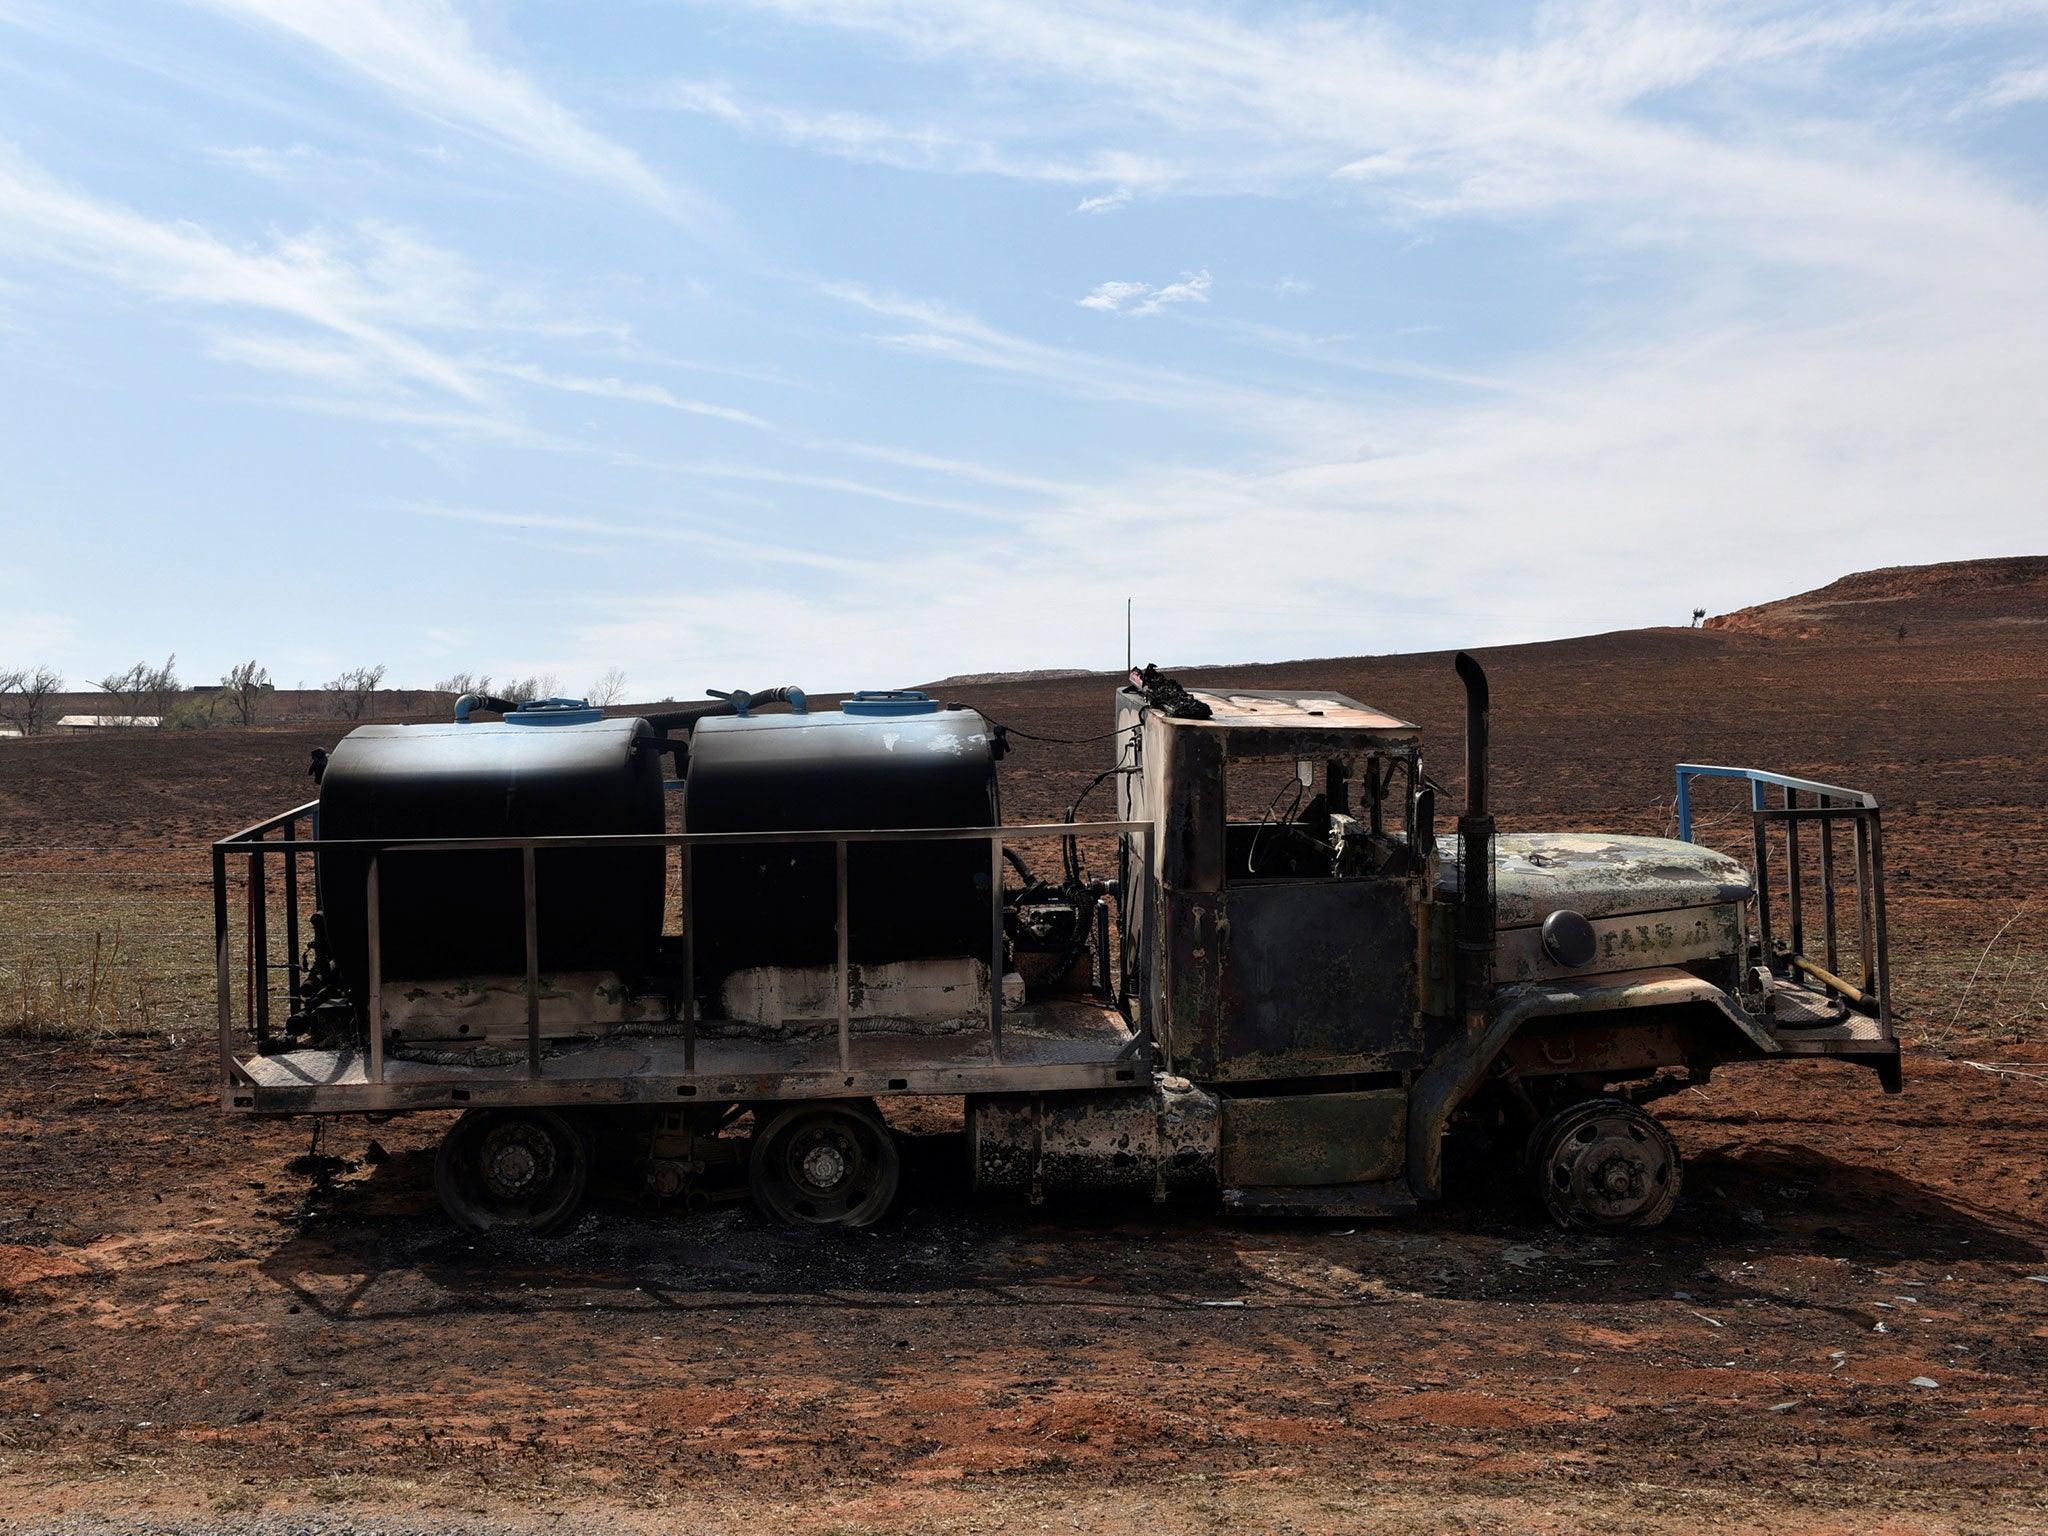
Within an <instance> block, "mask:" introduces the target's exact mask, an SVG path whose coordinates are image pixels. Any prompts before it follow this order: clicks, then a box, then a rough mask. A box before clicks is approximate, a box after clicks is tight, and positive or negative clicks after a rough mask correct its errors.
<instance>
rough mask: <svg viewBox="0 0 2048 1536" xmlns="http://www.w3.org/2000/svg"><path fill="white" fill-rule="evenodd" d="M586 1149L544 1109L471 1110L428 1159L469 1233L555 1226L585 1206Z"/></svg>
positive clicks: (438, 1187) (439, 1188)
mask: <svg viewBox="0 0 2048 1536" xmlns="http://www.w3.org/2000/svg"><path fill="white" fill-rule="evenodd" d="M589 1179H590V1154H589V1152H588V1150H587V1149H586V1148H585V1146H584V1143H583V1138H582V1136H580V1135H579V1134H577V1131H576V1128H575V1127H574V1126H573V1125H571V1124H570V1123H569V1122H568V1121H567V1120H564V1119H563V1118H562V1117H561V1116H560V1115H558V1114H556V1113H555V1112H554V1111H553V1110H548V1109H472V1110H470V1111H469V1112H468V1113H467V1114H465V1115H464V1116H463V1117H462V1118H461V1119H460V1120H458V1121H456V1122H455V1126H454V1129H452V1130H450V1131H449V1132H448V1134H447V1136H445V1137H444V1138H443V1139H442V1141H441V1152H440V1155H439V1156H438V1157H437V1158H435V1160H434V1189H435V1192H436V1193H438V1194H439V1195H440V1197H441V1205H442V1208H443V1209H445V1210H446V1211H447V1212H448V1214H449V1215H450V1216H452V1217H453V1218H454V1219H455V1221H456V1223H457V1224H458V1225H460V1226H462V1227H465V1228H467V1229H468V1230H469V1231H471V1232H486V1231H489V1230H490V1229H491V1228H492V1227H518V1228H521V1229H523V1230H525V1231H529V1232H537V1233H542V1234H546V1233H551V1232H560V1231H563V1230H565V1229H566V1228H568V1227H569V1226H571V1225H573V1224H574V1222H575V1220H576V1217H577V1216H578V1215H579V1214H580V1213H581V1211H582V1209H583V1192H584V1189H585V1187H586V1186H587V1185H588V1183H589Z"/></svg>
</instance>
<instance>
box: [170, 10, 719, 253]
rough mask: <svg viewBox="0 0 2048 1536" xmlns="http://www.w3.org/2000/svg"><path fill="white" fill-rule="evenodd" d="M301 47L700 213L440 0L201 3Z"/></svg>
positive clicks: (604, 180)
mask: <svg viewBox="0 0 2048 1536" xmlns="http://www.w3.org/2000/svg"><path fill="white" fill-rule="evenodd" d="M200 3H203V4H207V5H210V6H212V7H213V8H215V9H217V10H221V11H224V12H228V13H230V14H233V15H237V16H241V17H243V18H245V19H247V20H250V21H253V22H257V23H260V24H261V25H264V26H267V27H270V28H272V29H274V30H277V31H280V32H284V33H286V34H288V35H290V36H292V37H296V38H298V39H299V40H300V41H302V42H305V43H309V44H311V45H312V46H314V47H315V48H318V49H320V50H321V51H322V52H324V53H326V54H327V55H329V56H330V57H331V58H333V59H334V60H336V61H337V62H339V63H341V64H343V65H345V66H346V67H348V68H349V69H351V70H354V71H355V72H356V73H358V74H360V75H362V76H364V77H365V78H367V79H369V80H370V81H372V82H374V83H375V84H376V85H377V86H379V87H380V88H382V89H383V90H384V91H386V92H388V93H389V94H390V95H392V96H393V97H395V98H397V99H398V100H399V101H402V102H403V103H405V105H406V106H408V107H409V108H411V109H412V110H413V111H415V112H418V113H420V114H422V115H423V116H425V117H428V118H431V119H432V120H433V121H435V122H438V123H443V124H446V125H448V126H449V127H453V128H458V129H461V130H463V131H465V132H469V133H473V134H476V135H477V136H479V137H481V138H484V139H488V140H490V141H491V142H493V143H496V144H499V145H502V146H504V147H506V148H509V149H512V150H514V151H516V152H518V153H519V154H522V155H524V156H526V157H527V158H529V159H531V160H534V161H536V162H538V163H540V164H542V165H546V166H550V167H552V168H553V169H555V170H558V171H561V172H564V173H566V174H568V175H571V176H575V177H579V178H581V179H583V180H586V181H591V182H595V183H598V184H600V185H603V186H607V187H610V188H612V189H613V190H614V191H618V192H623V193H625V194H626V195H627V196H629V197H632V198H635V199H637V200H638V201H640V202H642V203H644V204H646V205H647V206H648V207H650V208H653V209H656V210H657V211H659V212H661V213H664V214H667V215H670V216H675V217H681V216H684V215H691V214H699V213H702V212H703V211H704V210H703V208H702V205H700V204H697V203H695V201H694V200H693V199H691V198H689V197H686V196H684V195H683V194H682V193H680V192H678V191H677V190H676V189H675V188H673V187H672V186H670V185H669V184H668V183H667V182H666V181H664V180H663V179H662V178H661V177H660V176H658V175H656V174H655V172H654V171H652V170H650V169H649V168H648V167H647V165H646V164H645V163H644V162H643V161H642V160H641V159H640V157H639V156H638V155H636V154H635V153H634V152H633V151H632V150H630V149H627V148H626V147H625V146H623V145H621V144H617V143H614V142H613V141H612V140H610V139H608V138H606V137H605V136H604V135H602V134H600V133H598V132H597V131H595V130H594V129H592V128H589V127H587V126H585V124H584V123H583V122H582V121H581V120H580V119H579V118H578V117H577V116H576V114H575V113H573V112H571V111H570V110H569V109H568V108H567V107H565V106H563V105H562V104H561V103H560V102H558V101H556V100H555V99H554V98H553V97H551V96H550V95H548V93H547V92H546V91H544V90H543V89H542V88H541V87H540V86H539V85H537V84H536V83H535V82H534V81H532V80H530V79H528V78H527V77H526V76H525V75H524V74H522V73H520V72H519V71H518V70H516V69H514V68H512V67H511V66H510V65H507V64H504V63H501V62H500V61H498V60H497V59H494V58H492V57H491V56H490V55H489V54H487V53H485V52H484V51H483V50H482V49H481V48H479V47H478V46H477V43H476V41H475V39H474V38H473V37H472V36H471V34H470V29H469V26H468V23H466V22H465V21H464V20H463V19H462V17H461V16H460V15H458V14H457V13H456V11H455V10H454V8H453V7H452V6H451V5H449V4H447V3H446V0H200Z"/></svg>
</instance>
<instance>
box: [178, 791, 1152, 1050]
mask: <svg viewBox="0 0 2048 1536" xmlns="http://www.w3.org/2000/svg"><path fill="white" fill-rule="evenodd" d="M318 809H319V803H318V802H317V801H312V802H308V803H307V804H305V805H302V806H299V807H297V808H296V809H293V810H290V811H286V812H284V813H283V814H282V815H278V816H273V817H271V818H270V819H269V820H267V821H262V822H258V823H256V824H255V825H254V826H249V827H245V828H243V829H242V830H241V831H239V832H236V833H233V834H231V835H229V836H227V837H224V838H222V839H221V840H220V841H219V842H217V843H215V844H214V845H213V925H214V957H215V959H214V963H215V976H216V981H215V987H216V1001H217V1005H218V1010H219V1021H220V1067H221V1074H222V1078H223V1080H224V1081H226V1082H228V1083H231V1084H232V1083H243V1084H247V1083H249V1082H250V1081H251V1079H250V1078H249V1076H248V1074H247V1073H246V1071H245V1070H244V1069H243V1068H242V1067H241V1066H240V1064H239V1063H238V1062H237V1061H236V1060H235V1055H234V982H233V971H234V966H233V952H232V951H233V946H232V926H231V924H230V921H229V905H230V904H229V894H228V887H229V882H228V860H229V859H230V858H231V857H246V858H247V860H248V881H247V893H248V894H247V900H248V936H247V940H246V950H247V972H248V976H247V983H246V985H247V1006H246V1016H247V1022H248V1025H249V1032H250V1034H251V1036H252V1037H253V1038H254V1040H255V1042H256V1044H257V1046H258V1048H259V1049H261V1048H262V1047H263V1046H264V1045H265V1044H267V1043H268V1042H269V1041H270V1039H271V1038H272V1031H271V1026H270V975H271V972H272V970H273V969H274V968H273V967H272V966H271V964H270V960H269V928H270V922H269V911H268V885H267V879H268V876H267V872H266V869H265V863H266V860H267V859H268V858H269V857H271V856H273V855H275V856H276V857H278V858H279V859H280V860H281V861H282V863H283V866H284V867H283V884H284V890H283V900H284V923H285V943H286V946H287V949H288V951H289V956H290V958H289V959H288V961H287V962H286V965H285V966H284V970H285V972H286V977H287V983H286V984H287V988H288V994H289V997H290V1000H291V1005H292V1008H293V1011H294V1012H296V1011H297V1010H298V1008H299V1006H300V1003H301V1001H302V998H303V995H304V991H303V989H304V981H305V977H304V971H303V967H302V965H301V962H300V955H301V951H300V945H299V932H300V927H299V905H300V902H299V879H298V861H299V860H300V859H302V858H306V857H309V856H310V857H313V858H316V859H317V858H318V857H319V855H321V854H323V853H340V852H347V853H354V854H364V855H367V856H368V859H367V868H366V874H365V878H364V905H365V916H366V919H367V928H366V935H367V940H368V966H367V977H366V986H365V988H364V990H365V991H366V993H367V994H368V996H367V998H366V999H365V1003H366V1007H365V1009H364V1012H365V1014H366V1015H367V1019H368V1028H367V1030H366V1034H367V1036H368V1040H367V1056H368V1080H369V1082H370V1083H372V1084H376V1085H381V1084H382V1083H383V1082H384V1080H385V1078H384V1027H383V1012H384V1008H383V981H384V977H383V963H382V961H383V956H382V951H383V943H382V931H381V924H380V920H379V919H380V913H379V894H380V893H379V884H380V878H381V877H380V866H381V864H382V862H383V860H385V859H386V858H388V857H391V856H393V855H398V854H433V853H481V852H492V851H498V850H506V851H510V850H517V851H518V852H519V854H520V856H521V858H520V862H521V867H522V877H523V879H522V883H523V895H522V910H523V916H524V928H525V933H524V940H525V957H526V973H525V992H526V1065H527V1073H528V1076H529V1077H538V1076H540V1075H541V1061H542V1051H541V1018H540V1013H541V986H540V979H541V967H540V916H539V901H538V892H539V886H538V881H537V878H536V871H535V862H534V861H535V855H536V854H537V853H538V852H541V851H545V850H553V849H596V848H621V849H624V848H662V849H668V848H674V849H676V850H677V856H678V860H679V863H680V873H681V886H682V934H681V957H680V958H681V971H682V976H681V986H680V988H679V989H678V993H679V997H678V1002H679V1006H680V1016H679V1017H678V1018H676V1019H675V1020H673V1021H672V1022H674V1023H676V1024H679V1025H680V1026H681V1027H682V1030H683V1070H684V1073H685V1074H686V1075H688V1074H692V1073H694V1072H695V1071H696V1054H697V1034H696V1026H697V1024H698V1022H699V1021H698V1018H697V998H696V980H697V978H696V957H695V940H694V933H695V929H696V922H695V913H694V901H695V890H694V886H693V883H692V880H691V850H692V849H695V848H699V847H746V846H765V845H770V844H809V845H820V844H828V843H829V844H831V845H832V846H833V848H834V849H835V859H834V866H835V867H834V887H835V926H836V950H837V953H836V956H835V960H834V982H835V988H836V997H835V1002H836V1005H837V1009H836V1011H837V1024H838V1046H839V1065H840V1068H841V1070H842V1071H846V1072H851V1071H853V1070H854V1067H855V1063H854V1059H853V1058H854V1049H853V1010H852V995H851V994H852V966H851V963H850V960H849V954H848V947H849V934H850V931H851V916H852V914H851V912H850V909H849V901H848V885H847V849H848V848H849V846H851V845H853V844H856V843H937V842H986V843H987V844H988V850H989V863H988V874H989V908H990V911H989V950H988V965H989V988H988V994H989V1008H988V1029H989V1048H990V1064H991V1065H992V1066H996V1067H1001V1066H1002V1065H1003V1064H1004V1062H1003V974H1004V967H1003V958H1004V954H1003V952H1004V928H1003V914H1004V904H1003V869H1004V860H1003V850H1004V848H1005V847H1006V846H1010V845H1014V844H1016V843H1019V842H1025V841H1037V840H1040V839H1048V838H1074V837H1098V836H1117V837H1119V838H1135V839H1137V840H1138V842H1139V844H1140V849H1139V860H1140V867H1141V868H1146V867H1149V866H1150V860H1151V848H1152V834H1153V827H1152V824H1151V823H1150V822H1144V821H1091V822H1050V823H1033V824H1029V825H1022V826H1004V827H920V828H885V829H873V828H862V829H844V830H820V831H793V832H649V833H619V834H604V835H576V836H560V837H478V838H324V839H323V838H319V837H310V838H308V837H301V836H300V835H299V826H300V823H301V822H302V821H310V819H311V818H312V817H313V815H314V813H315V812H316V811H317V810H318ZM272 832H276V833H278V834H279V837H278V839H277V840H276V841H272V840H271V839H270V834H271V833H272ZM1118 942H1119V944H1121V943H1122V942H1123V940H1122V938H1121V935H1120V936H1119V940H1118ZM1113 974H1116V975H1120V976H1121V975H1124V974H1126V972H1125V970H1124V967H1123V964H1122V961H1121V960H1120V961H1119V962H1118V965H1117V967H1116V968H1115V969H1114V971H1113ZM1135 974H1136V977H1137V980H1138V985H1137V986H1135V987H1133V988H1132V989H1130V992H1129V997H1130V999H1131V1004H1132V1013H1133V1016H1132V1019H1131V1028H1132V1037H1131V1039H1130V1041H1129V1042H1128V1043H1127V1044H1126V1045H1125V1046H1123V1047H1122V1050H1121V1052H1120V1055H1119V1059H1124V1058H1136V1059H1138V1060H1140V1061H1144V1062H1147V1063H1149V1061H1150V1060H1151V1042H1152V1019H1151V1009H1150V1007H1149V993H1150V976H1151V974H1152V972H1151V968H1150V967H1149V966H1148V965H1147V964H1146V963H1145V958H1144V956H1143V955H1142V954H1140V955H1139V956H1137V966H1136V970H1135ZM664 1022H665V1023H666V1022H671V1021H666V1020H665V1021H664Z"/></svg>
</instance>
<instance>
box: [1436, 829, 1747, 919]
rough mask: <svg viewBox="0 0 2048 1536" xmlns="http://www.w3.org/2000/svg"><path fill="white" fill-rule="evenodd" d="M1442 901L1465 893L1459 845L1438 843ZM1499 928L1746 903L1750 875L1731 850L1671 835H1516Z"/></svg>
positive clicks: (1500, 867) (1509, 839)
mask: <svg viewBox="0 0 2048 1536" xmlns="http://www.w3.org/2000/svg"><path fill="white" fill-rule="evenodd" d="M1437 854H1438V857H1439V859H1440V861H1441V862H1440V864H1439V868H1440V870H1441V874H1440V875H1439V877H1438V880H1437V894H1438V896H1439V897H1440V898H1445V899H1450V898H1455V897H1456V895H1457V892H1458V840H1457V838H1456V837H1452V836H1446V837H1439V838H1438V839H1437ZM1493 888H1494V896H1495V899H1496V901H1497V902H1498V904H1499V916H1498V918H1497V926H1499V927H1502V928H1519V927H1523V926H1526V925H1529V924H1534V923H1540V922H1542V921H1543V919H1544V918H1546V917H1548V916H1549V915H1550V914H1551V913H1553V912H1556V911H1558V910H1560V909H1562V908H1567V907H1568V908H1570V909H1571V910H1572V911H1574V912H1577V913H1579V914H1581V915H1582V916H1585V917H1589V918H1597V917H1619V916H1622V915H1624V914H1627V913H1630V912H1668V911H1671V910H1672V909H1674V908H1678V907H1706V906H1714V905H1717V904H1719V903H1722V902H1730V901H1746V900H1748V899H1749V895H1750V878H1749V871H1748V870H1747V869H1746V868H1744V867H1743V865H1742V864H1741V863H1740V862H1739V861H1737V860H1735V859H1731V858H1729V857H1728V855H1726V854H1725V853H1716V852H1714V850H1713V849H1711V848H1702V847H1700V846H1699V845H1698V844H1697V843H1681V842H1678V841H1676V840H1674V839H1672V838H1668V837H1615V836H1608V835H1606V834H1603V833H1588V832H1511V833H1503V834H1501V835H1500V836H1498V837H1496V838H1495V839H1494V843H1493Z"/></svg>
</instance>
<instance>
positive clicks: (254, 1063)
mask: <svg viewBox="0 0 2048 1536" xmlns="http://www.w3.org/2000/svg"><path fill="white" fill-rule="evenodd" d="M1142 1039H1143V1037H1142V1036H1141V1035H1140V1034H1138V1033H1136V1032H1134V1031H1133V1030H1132V1029H1131V1027H1130V1026H1129V1025H1128V1024H1127V1023H1126V1022H1125V1021H1124V1019H1123V1017H1122V1015H1120V1014H1119V1013H1118V1012H1117V1011H1116V1010H1115V1009H1113V1008H1108V1007H1103V1006H1099V1005H1096V1004H1092V1003H1087V1002H1079V1001H1074V1000H1069V999H1059V1000H1054V1001H1050V1002H1044V1003H1035V1004H1030V1005H1027V1006H1025V1007H1021V1008H1007V1009H1005V1010H1004V1012H1003V1025H1002V1043H1001V1047H1000V1054H999V1055H998V1052H997V1051H996V1049H994V1048H993V1047H992V1042H991V1038H990V1035H989V1033H988V1032H987V1031H986V1030H985V1029H976V1030H964V1031H959V1032H956V1033H948V1034H934V1033H930V1032H902V1033H887V1032H877V1033H866V1032H862V1033H858V1034H856V1035H855V1036H854V1037H853V1039H852V1041H851V1049H850V1052H849V1058H850V1059H849V1060H842V1058H841V1053H840V1046H839V1040H838V1038H837V1037H836V1036H834V1035H831V1034H825V1035H819V1036H815V1037H812V1038H806V1039H785V1040H750V1039H737V1038H729V1037H719V1036H716V1035H711V1034H708V1033H705V1032H699V1033H698V1034H697V1035H696V1037H695V1039H694V1040H693V1039H691V1038H689V1037H688V1036H686V1035H685V1034H684V1033H683V1032H682V1031H681V1030H680V1029H679V1028H676V1027H673V1026H670V1027H668V1028H666V1029H664V1031H663V1032H662V1033H659V1034H643V1033H629V1032H626V1031H624V1030H620V1031H616V1032H614V1033H611V1034H609V1035H607V1036H605V1037H603V1038H600V1039H592V1040H573V1041H559V1042H551V1043H550V1044H549V1045H548V1046H547V1048H546V1049H545V1050H544V1051H543V1053H542V1057H541V1061H540V1066H539V1070H538V1071H535V1070H533V1069H532V1067H531V1065H530V1063H529V1062H528V1059H527V1056H526V1053H525V1050H524V1042H521V1046H520V1049H519V1050H518V1051H516V1052H514V1051H496V1052H486V1053H482V1054H483V1060H482V1061H480V1062H477V1063H474V1064H472V1063H465V1062H463V1061H462V1060H461V1059H460V1057H461V1055H462V1054H463V1053H461V1052H456V1051H446V1050H434V1051H426V1052H420V1053H418V1054H417V1056H416V1057H415V1056H413V1055H408V1054H406V1053H398V1052H394V1053H389V1054H387V1055H386V1056H385V1058H384V1062H383V1081H382V1082H381V1083H377V1082H373V1081H371V1076H372V1073H371V1063H370V1059H369V1055H368V1053H367V1052H366V1051H364V1050H362V1049H360V1048H356V1047H348V1048H344V1049H339V1050H316V1049H310V1048H308V1049H300V1050H294V1051H285V1052H280V1053H278V1054H275V1055H248V1056H243V1057H240V1058H238V1059H237V1061H236V1067H237V1069H238V1070H237V1073H236V1077H237V1079H238V1080H237V1081H235V1082H233V1083H231V1084H230V1085H229V1086H228V1088H227V1090H226V1098H227V1105H226V1107H228V1108H230V1109H235V1110H239V1111H241V1112H243V1113H245V1114H250V1113H253V1114H258V1115H293V1114H319V1113H323V1112H358V1111H363V1110H371V1111H379V1110H401V1109H454V1108H464V1107H490V1106H496V1105H514V1104H562V1103H566V1102H573V1101H576V1100H579V1099H580V1100H584V1101H587V1102H590V1103H604V1104H621V1103H638V1104H677V1103H687V1102H689V1101H690V1100H692V1099H697V1098H702V1099H706V1100H733V1099H743V1100H768V1099H812V1098H820V1097H838V1096H842V1095H846V1094H889V1093H933V1094H959V1093H1042V1092H1050V1091H1056V1090H1060V1089H1071V1088H1119V1087H1135V1086H1142V1085H1143V1084H1145V1083H1148V1082H1150V1081H1151V1077H1152V1072H1151V1062H1150V1060H1149V1053H1148V1052H1143V1051H1141V1050H1140V1048H1139V1047H1140V1044H1141V1041H1142Z"/></svg>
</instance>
